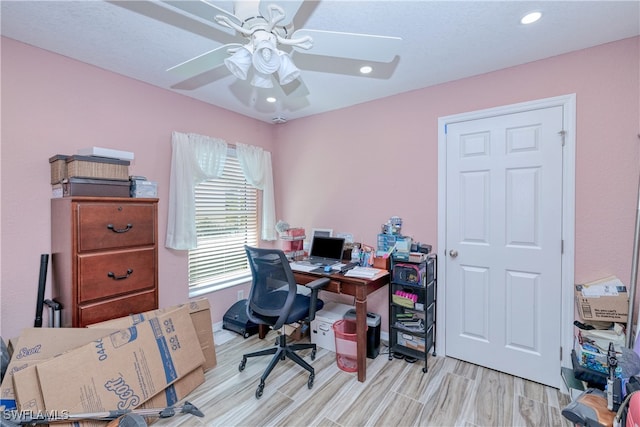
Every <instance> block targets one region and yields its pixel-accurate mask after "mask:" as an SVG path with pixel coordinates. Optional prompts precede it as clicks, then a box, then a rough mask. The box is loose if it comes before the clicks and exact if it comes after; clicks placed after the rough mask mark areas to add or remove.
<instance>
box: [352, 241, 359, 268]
mask: <svg viewBox="0 0 640 427" xmlns="http://www.w3.org/2000/svg"><path fill="white" fill-rule="evenodd" d="M351 262H355V263H356V264H359V263H360V249H359V248H358V246H357V245H353V249H351Z"/></svg>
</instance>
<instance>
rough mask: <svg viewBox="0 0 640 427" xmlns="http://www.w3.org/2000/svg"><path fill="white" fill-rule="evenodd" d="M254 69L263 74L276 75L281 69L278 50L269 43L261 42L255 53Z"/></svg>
mask: <svg viewBox="0 0 640 427" xmlns="http://www.w3.org/2000/svg"><path fill="white" fill-rule="evenodd" d="M253 67H254V68H255V69H256V70H258V71H259V72H261V73H264V74H271V73H275V72H276V71H277V70H278V68H279V67H280V56H279V55H278V50H277V49H276V47H275V46H274V45H273V43H270V42H268V41H261V42H259V43H258V44H257V45H256V46H255V51H254V52H253Z"/></svg>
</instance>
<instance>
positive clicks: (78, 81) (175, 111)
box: [0, 38, 273, 338]
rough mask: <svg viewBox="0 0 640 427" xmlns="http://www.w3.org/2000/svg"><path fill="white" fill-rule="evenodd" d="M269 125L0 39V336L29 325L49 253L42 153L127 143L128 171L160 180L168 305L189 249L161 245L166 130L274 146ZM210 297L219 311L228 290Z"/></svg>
mask: <svg viewBox="0 0 640 427" xmlns="http://www.w3.org/2000/svg"><path fill="white" fill-rule="evenodd" d="M271 127H272V125H270V124H267V123H262V122H258V121H255V120H252V119H248V118H246V117H244V116H241V115H238V114H235V113H232V112H230V111H227V110H224V109H220V108H217V107H213V106H211V105H208V104H204V103H202V102H200V101H196V100H193V99H191V98H188V97H185V96H181V95H177V94H174V93H171V92H168V91H165V90H161V89H158V88H156V87H153V86H150V85H147V84H144V83H141V82H139V81H137V80H132V79H129V78H126V77H123V76H120V75H117V74H114V73H111V72H107V71H104V70H102V69H99V68H96V67H93V66H89V65H86V64H83V63H80V62H77V61H74V60H71V59H69V58H66V57H62V56H60V55H55V54H51V53H49V52H46V51H43V50H41V49H36V48H33V47H30V46H27V45H24V44H21V43H17V42H15V41H13V40H10V39H6V38H2V159H1V161H2V163H1V166H2V169H1V176H2V187H1V191H2V193H1V198H0V200H1V202H2V206H1V214H2V229H1V230H2V242H1V243H2V253H1V255H2V264H1V265H2V270H1V276H0V277H1V287H0V300H1V301H0V304H1V305H0V308H1V313H0V326H1V328H0V334H2V336H3V337H6V338H8V337H11V336H15V335H17V334H19V332H20V330H21V329H22V328H25V327H30V326H32V325H33V319H34V314H35V304H36V302H35V301H36V293H37V284H38V268H39V260H40V254H41V253H49V252H50V251H51V249H50V244H51V237H50V234H51V225H50V199H51V185H50V183H49V181H50V169H49V164H48V159H49V157H51V156H53V155H55V154H75V153H76V151H77V149H79V148H83V147H88V146H94V145H95V146H99V147H110V148H115V149H122V150H127V151H133V152H134V153H135V156H136V159H135V161H134V162H133V163H132V165H131V167H130V173H131V174H134V175H143V176H147V177H148V178H149V179H152V180H156V181H158V191H159V195H158V196H159V199H160V202H159V241H160V251H159V278H160V280H159V281H160V283H159V286H160V292H159V295H160V306H168V305H174V304H179V303H182V302H184V301H186V300H187V298H188V289H187V254H186V252H183V251H173V250H168V249H166V248H164V241H165V236H166V224H167V201H168V191H169V170H170V162H171V132H172V131H180V132H195V133H200V134H203V135H210V136H214V137H219V138H223V139H225V140H227V141H228V142H242V143H246V144H252V145H259V146H262V147H264V148H265V149H267V150H269V151H272V150H273V146H272V137H271ZM50 277H51V275H50V272H49V280H48V282H47V285H48V289H47V295H48V296H49V291H50V287H51V279H50ZM210 300H211V303H212V305H213V311H214V312H215V313H216V315H218V317H219V318H220V319H221V318H222V314H223V313H224V310H226V308H227V307H229V306H230V305H231V304H232V302H235V300H236V297H235V292H233V295H232V293H231V292H229V293H226V294H217V295H215V296H213V295H212V296H211V298H210ZM220 313H222V314H220ZM45 315H46V313H45ZM45 324H46V320H45Z"/></svg>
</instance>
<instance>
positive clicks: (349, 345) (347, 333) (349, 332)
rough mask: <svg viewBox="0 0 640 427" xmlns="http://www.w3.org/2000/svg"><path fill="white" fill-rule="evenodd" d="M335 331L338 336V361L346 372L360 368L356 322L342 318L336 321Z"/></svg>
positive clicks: (339, 365)
mask: <svg viewBox="0 0 640 427" xmlns="http://www.w3.org/2000/svg"><path fill="white" fill-rule="evenodd" d="M333 333H334V335H335V337H336V362H337V363H338V367H339V368H340V369H342V370H343V371H346V372H356V371H357V370H358V358H357V346H358V344H357V341H356V322H355V321H353V320H350V319H342V320H338V321H336V322H334V324H333Z"/></svg>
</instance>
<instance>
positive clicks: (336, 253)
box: [308, 236, 344, 265]
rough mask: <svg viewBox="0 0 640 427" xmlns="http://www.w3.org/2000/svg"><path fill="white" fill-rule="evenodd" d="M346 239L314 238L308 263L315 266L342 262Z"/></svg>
mask: <svg viewBox="0 0 640 427" xmlns="http://www.w3.org/2000/svg"><path fill="white" fill-rule="evenodd" d="M343 250H344V237H325V236H313V240H312V241H311V250H310V251H309V259H308V261H309V262H310V263H311V264H315V265H333V264H337V263H339V262H340V261H341V260H342V251H343Z"/></svg>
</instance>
